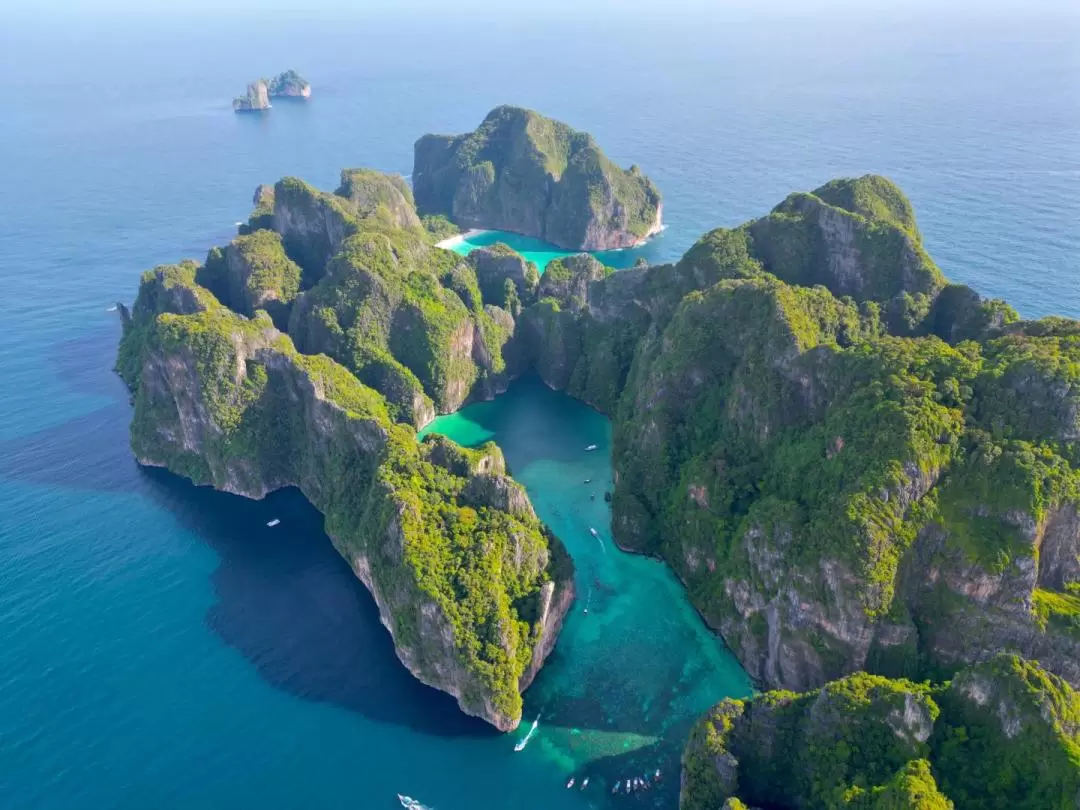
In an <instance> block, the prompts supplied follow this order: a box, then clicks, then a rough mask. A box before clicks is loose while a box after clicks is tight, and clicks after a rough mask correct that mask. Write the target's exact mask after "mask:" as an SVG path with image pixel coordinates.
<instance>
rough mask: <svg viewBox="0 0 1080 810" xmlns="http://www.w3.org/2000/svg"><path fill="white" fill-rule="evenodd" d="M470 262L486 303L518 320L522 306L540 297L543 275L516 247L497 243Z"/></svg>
mask: <svg viewBox="0 0 1080 810" xmlns="http://www.w3.org/2000/svg"><path fill="white" fill-rule="evenodd" d="M468 260H469V265H470V266H471V267H472V268H473V272H475V273H476V282H477V284H478V285H479V286H480V294H481V296H482V297H483V299H484V303H485V304H491V305H493V306H497V307H502V308H503V309H505V310H507V311H510V312H511V313H512V314H513V315H514V316H515V317H516V316H517V315H518V314H519V313H520V311H521V306H522V304H529V303H532V301H533V299H535V298H536V289H537V287H538V286H539V284H540V273H539V271H537V269H536V265H535V264H533V263H532V262H529V261H526V260H525V258H524V257H522V256H521V255H520V254H519V253H517V251H515V250H513V248H510V247H508V246H507V245H504V244H503V243H502V242H497V243H496V244H494V245H492V246H491V247H486V248H479V249H477V250H474V251H472V252H471V253H470V254H469V256H468ZM507 284H509V285H511V286H507Z"/></svg>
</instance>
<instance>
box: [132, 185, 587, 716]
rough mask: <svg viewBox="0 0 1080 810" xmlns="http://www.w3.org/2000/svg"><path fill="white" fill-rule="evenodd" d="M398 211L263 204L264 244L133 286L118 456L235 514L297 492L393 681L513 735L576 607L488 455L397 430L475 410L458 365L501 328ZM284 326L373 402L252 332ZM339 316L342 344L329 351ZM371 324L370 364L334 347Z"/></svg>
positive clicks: (561, 564) (513, 487) (554, 560)
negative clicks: (362, 588) (372, 629)
mask: <svg viewBox="0 0 1080 810" xmlns="http://www.w3.org/2000/svg"><path fill="white" fill-rule="evenodd" d="M351 177H355V175H351ZM390 185H391V186H393V185H394V184H393V183H391V184H390ZM354 189H355V186H354ZM396 199H397V198H394V199H392V200H390V201H389V203H388V201H387V200H386V199H382V198H380V199H378V200H377V201H376V202H375V204H374V205H373V207H371V208H368V206H367V202H369V201H370V198H368V197H362V199H361V200H360V201H358V200H357V199H355V197H354V195H350V197H349V198H345V197H338V196H336V195H326V194H322V193H321V192H316V191H315V190H313V189H310V188H309V187H307V186H305V185H304V184H301V183H299V181H296V182H291V181H283V182H282V183H279V184H278V186H277V187H276V188H275V190H274V191H273V193H269V192H266V191H263V192H260V193H259V194H257V204H258V205H259V207H260V208H263V209H268V210H263V211H261V212H260V211H257V212H256V215H254V216H253V220H252V221H253V222H260V223H265V224H272V225H274V226H275V228H276V229H275V230H273V231H271V230H266V229H258V228H256V229H254V230H252V229H249V232H248V233H246V234H245V235H242V236H240V237H238V238H237V239H236V240H235V241H234V242H233V243H232V244H231V245H229V246H227V247H225V248H224V249H215V250H214V251H211V253H210V256H209V257H208V261H207V263H206V264H204V265H202V266H199V265H196V264H195V263H194V262H185V263H182V264H180V265H175V266H168V267H161V268H158V269H157V270H155V271H151V272H150V273H147V274H146V275H145V276H144V278H143V283H142V286H141V287H140V291H139V297H138V300H137V301H136V304H135V306H134V308H133V310H132V311H131V313H130V315H128V316H127V317H125V319H124V321H125V327H124V337H123V340H122V342H121V346H120V351H119V356H118V360H117V369H118V371H119V372H120V373H121V375H122V376H123V378H124V379H125V381H126V382H127V383H128V385H129V386H130V387H131V389H132V392H133V395H134V402H135V414H134V418H133V421H132V429H131V438H132V447H133V450H134V451H135V454H136V456H137V457H138V459H139V461H140V462H141V463H143V464H151V465H158V466H164V467H167V468H168V469H170V470H172V471H173V472H176V473H178V474H180V475H184V476H186V477H188V478H190V479H191V480H192V481H194V482H196V483H198V484H209V485H212V486H214V487H216V488H218V489H222V490H225V491H228V492H233V493H236V494H239V495H245V496H247V497H253V498H261V497H263V496H264V495H265V494H266V493H268V492H270V491H272V490H276V489H279V488H282V487H286V486H295V487H297V488H299V489H300V490H301V491H302V492H303V493H304V494H305V496H306V497H307V498H308V499H309V500H310V501H311V502H312V503H313V504H314V505H315V506H316V507H317V508H319V509H320V511H322V512H323V514H324V515H325V516H326V529H327V533H328V534H329V535H330V536H331V538H332V539H333V541H334V544H335V546H336V547H337V548H338V550H339V551H340V553H341V554H342V556H343V557H345V558H346V560H348V561H349V563H350V565H352V567H353V569H354V571H355V572H356V573H357V576H358V577H360V578H361V579H362V580H363V581H364V583H365V584H366V585H367V587H368V588H369V589H370V590H371V592H372V594H373V595H374V597H375V600H376V602H377V603H378V605H379V610H380V616H381V619H382V621H383V623H384V624H385V625H386V626H387V628H388V629H389V630H390V632H391V634H392V635H393V637H394V641H395V649H396V650H397V653H398V656H399V658H400V659H401V660H402V661H403V663H404V664H405V665H406V666H407V667H408V668H409V669H410V671H412V672H413V673H414V674H415V675H416V676H417V677H418V678H420V679H421V680H423V681H424V682H425V683H428V684H430V685H432V686H434V687H436V688H439V689H442V690H444V691H446V692H449V693H450V694H452V695H454V696H455V697H456V698H457V700H458V703H459V705H460V706H461V708H462V709H463V710H464V711H466V712H468V713H470V714H474V715H476V716H478V717H481V718H483V719H485V720H487V721H488V722H490V723H492V724H493V725H495V726H496V727H497V728H500V729H503V730H508V729H511V728H513V727H515V726H516V725H517V723H518V721H519V720H520V715H521V695H520V692H521V690H523V689H524V688H526V687H527V686H528V684H529V683H530V682H531V681H532V679H533V678H534V677H535V675H536V672H537V671H538V670H539V668H540V666H541V665H542V664H543V661H544V659H545V658H546V656H547V655H548V654H549V653H550V651H551V649H552V648H553V646H554V643H555V639H556V637H557V635H558V632H559V629H560V627H561V623H562V619H563V616H564V615H565V613H566V611H567V610H568V608H569V604H570V602H571V601H572V599H573V585H572V565H571V564H570V562H569V559H568V558H567V556H566V554H565V552H564V551H563V550H562V548H561V546H560V544H559V543H558V541H557V540H556V539H555V538H554V537H553V536H552V535H551V534H550V533H549V532H548V531H547V530H546V529H545V528H544V527H543V525H542V524H541V523H540V522H539V521H538V520H537V518H536V516H535V514H534V513H533V510H532V507H531V505H530V504H529V501H528V497H527V496H526V495H525V492H524V490H523V489H522V488H521V487H520V485H518V484H517V483H516V482H514V481H513V480H512V479H511V478H509V477H508V476H507V475H506V469H505V463H504V462H503V460H502V456H501V453H499V451H498V449H497V448H495V447H494V446H493V445H489V446H487V447H485V448H483V449H482V450H480V451H468V450H464V449H463V448H460V447H456V446H455V445H452V444H451V443H449V442H447V441H445V440H439V439H433V440H429V441H428V442H425V443H423V444H418V443H417V442H416V439H415V435H414V434H413V432H412V430H411V429H409V428H408V427H406V426H404V425H401V424H399V423H398V422H399V421H407V422H409V421H411V422H413V423H414V424H417V423H422V422H424V421H426V420H427V419H429V418H430V416H431V407H432V406H431V399H429V398H427V395H426V394H425V393H424V388H423V386H424V385H430V386H431V387H432V390H433V393H435V394H436V395H437V396H441V397H443V400H442V401H443V402H444V403H446V402H450V403H452V402H454V401H455V399H454V398H455V397H457V398H458V399H457V400H456V401H457V402H460V400H461V399H463V398H464V397H465V396H466V395H468V393H469V392H470V391H471V390H472V383H473V382H474V381H475V376H476V374H475V372H473V371H467V370H463V369H462V368H461V366H462V364H463V363H468V364H469V366H468V367H469V368H474V366H473V365H472V364H473V363H474V362H477V363H480V364H482V365H484V366H485V367H488V368H490V367H492V364H493V363H494V362H495V361H494V360H493V358H492V354H493V353H494V351H497V348H498V344H497V343H492V344H490V345H491V346H493V347H494V350H490V349H489V348H488V344H487V343H485V341H486V340H488V339H489V338H488V336H487V335H486V333H485V332H484V330H486V329H491V330H492V331H496V327H495V326H492V325H491V324H494V323H496V321H497V320H498V323H499V324H500V325H499V326H498V327H497V329H500V330H510V329H512V326H513V321H512V319H510V320H509V323H508V322H507V320H506V319H507V318H509V316H505V317H503V316H504V315H505V313H502V314H500V312H501V311H495V308H493V307H491V308H488V309H484V308H483V305H482V302H481V301H480V294H479V291H478V290H477V288H476V282H475V277H473V276H471V275H469V274H470V273H471V270H469V268H468V267H467V265H466V264H465V263H464V262H463V261H462V260H460V258H451V257H452V254H448V253H444V252H443V251H435V250H434V249H433V248H431V247H430V246H429V245H428V244H427V242H426V241H425V239H424V237H423V236H422V235H420V234H418V233H415V232H414V231H413V230H410V229H409V228H407V227H402V226H401V225H400V224H399V220H396V219H395V215H394V204H395V201H396ZM402 199H404V196H403V195H402ZM414 216H415V215H414ZM278 228H279V230H278ZM416 230H417V231H419V228H417V229H416ZM331 250H333V251H335V256H334V258H333V260H332V261H330V262H329V267H328V266H327V265H326V264H324V263H323V262H322V261H321V258H322V256H323V254H325V253H327V252H329V251H331ZM290 256H295V257H296V259H297V261H295V262H294V261H293V259H292V258H290ZM424 260H430V262H431V263H430V264H424ZM466 271H468V272H466ZM203 283H205V284H207V285H210V286H212V287H214V289H215V290H217V291H219V292H220V294H221V295H222V296H223V298H225V299H226V300H227V301H228V302H229V303H230V304H231V305H232V306H233V307H235V308H236V310H239V311H234V309H231V308H230V307H227V306H225V304H224V303H222V301H220V300H219V299H218V298H217V297H216V296H215V295H214V292H212V291H211V289H208V287H207V286H203ZM310 285H314V286H313V287H311V288H310V289H309V290H308V291H307V292H304V293H299V294H297V289H298V288H299V287H300V286H310ZM444 285H445V286H444ZM331 289H332V290H333V291H334V293H333V294H334V295H338V296H339V297H338V298H337V299H333V295H332V294H331V293H330V292H328V290H331ZM320 290H322V291H324V292H323V293H319V294H317V292H318V291H320ZM294 296H296V297H295V298H294ZM462 296H464V298H465V299H467V300H468V301H469V303H468V304H466V303H465V302H464V301H463V299H462ZM373 301H374V302H378V301H392V302H393V306H392V307H391V308H390V309H389V310H379V309H378V307H377V306H376V305H375V304H374V303H372V302H373ZM277 304H281V305H286V304H287V305H289V306H290V307H293V309H292V311H291V314H289V316H288V317H287V318H284V319H282V318H278V320H279V325H280V321H281V320H285V321H287V322H288V323H289V326H290V328H293V327H294V326H295V327H296V328H297V332H298V334H299V335H302V338H303V342H306V343H315V342H318V340H320V339H323V340H325V341H327V342H328V343H329V344H331V345H329V346H328V348H330V349H334V350H337V351H340V352H341V353H342V354H343V355H345V354H348V351H347V350H348V349H349V348H350V347H352V348H353V349H355V351H356V352H357V353H359V354H363V352H364V351H367V352H368V353H369V354H368V355H366V357H367V359H368V360H369V361H370V362H367V363H366V365H364V366H363V368H361V369H359V372H360V373H361V376H363V377H364V378H365V382H368V383H369V384H365V383H364V382H361V381H360V380H359V379H357V377H356V376H354V375H353V374H352V373H350V371H349V370H348V369H346V368H345V367H343V366H341V365H339V364H338V363H336V362H335V361H334V360H332V359H330V358H329V357H327V356H326V355H324V354H315V353H310V354H304V353H301V352H300V351H298V350H297V348H296V346H295V345H294V343H293V340H292V339H291V338H290V337H289V335H287V334H284V333H283V332H282V331H280V329H279V328H277V327H275V323H274V321H272V320H271V318H270V317H269V316H268V315H267V312H266V309H273V305H277ZM335 306H337V307H338V308H337V309H335V308H334V307H335ZM263 307H265V309H264V308H263ZM346 307H347V309H346ZM241 311H243V312H252V311H253V316H252V317H250V318H249V317H246V316H245V315H244V314H241ZM346 312H348V313H350V315H351V316H352V317H354V322H350V323H346V329H340V327H341V324H342V322H344V320H345V319H344V314H345V313H346ZM125 314H126V310H125ZM383 315H385V316H387V317H388V319H389V322H388V323H386V324H385V326H386V332H385V334H384V337H385V342H384V343H380V342H379V341H377V340H368V341H367V342H366V343H365V342H363V341H362V340H360V339H359V338H358V339H357V341H355V342H353V343H350V342H349V340H348V338H347V337H346V332H352V333H354V334H357V335H366V336H367V337H368V338H370V337H371V335H370V330H371V329H372V328H374V325H375V324H376V323H377V322H379V323H381V321H379V318H380V317H382V316H383ZM339 316H341V317H339ZM369 316H370V317H369ZM316 324H322V325H323V328H324V330H325V333H326V334H325V335H324V336H323V337H322V338H320V337H318V336H317V335H315V334H314V331H315V329H316ZM335 325H336V326H337V327H338V332H335V331H334V329H333V326H335ZM354 327H355V329H354ZM335 341H336V342H335ZM320 348H321V347H320ZM380 352H382V354H380ZM395 352H396V353H397V354H398V355H400V356H401V357H402V358H403V362H398V361H397V360H396V359H395V354H394V353H395ZM350 357H351V355H350ZM444 357H446V358H449V362H448V363H446V364H445V365H440V362H441V360H440V358H444ZM474 357H477V358H479V359H478V360H476V361H474V360H473V358H474ZM346 359H348V358H346ZM409 362H415V363H416V367H417V368H418V369H420V370H421V372H422V374H423V375H424V376H422V377H418V376H417V375H414V374H413V373H412V372H411V371H409V368H408V366H407V363H409ZM455 375H460V376H455ZM372 386H377V387H378V389H379V390H376V387H372ZM455 386H457V387H456V388H455ZM383 392H385V394H386V395H385V396H384V393H383ZM425 409H426V410H425Z"/></svg>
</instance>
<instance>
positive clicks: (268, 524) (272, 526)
mask: <svg viewBox="0 0 1080 810" xmlns="http://www.w3.org/2000/svg"><path fill="white" fill-rule="evenodd" d="M279 523H281V521H280V520H278V519H277V518H274V519H273V520H271V521H270V522H269V523H267V524H266V525H267V526H269V527H270V528H271V529H272V528H274V527H275V526H277V525H278V524H279Z"/></svg>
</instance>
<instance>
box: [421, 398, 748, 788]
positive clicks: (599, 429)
mask: <svg viewBox="0 0 1080 810" xmlns="http://www.w3.org/2000/svg"><path fill="white" fill-rule="evenodd" d="M423 433H424V434H427V433H442V434H444V435H446V436H449V437H450V438H452V439H454V440H455V441H457V442H459V443H461V444H464V445H467V446H472V447H475V446H478V445H480V444H483V443H484V442H486V441H488V440H492V441H494V442H496V443H497V444H498V445H499V446H500V447H501V448H502V450H503V453H504V454H505V456H506V460H507V463H508V465H509V467H510V470H511V472H512V474H513V475H514V477H515V478H516V479H517V480H518V481H520V482H521V483H522V484H523V485H524V486H525V488H526V489H527V490H528V492H529V497H530V498H531V499H532V502H533V505H534V507H535V508H536V511H537V514H538V515H539V516H540V517H541V519H543V520H544V522H545V523H547V524H548V525H549V526H550V527H551V528H552V530H553V531H554V532H555V534H556V535H558V537H559V538H560V539H561V540H562V541H563V543H564V544H565V545H566V547H567V549H568V550H569V552H570V555H571V556H572V557H573V559H574V565H575V566H576V568H577V572H576V584H577V590H578V600H577V603H576V604H575V606H574V609H573V610H572V612H571V614H570V615H569V616H568V618H567V622H566V625H565V627H564V629H563V632H562V635H561V636H560V638H559V644H558V646H557V647H556V650H555V653H554V654H553V655H552V657H551V659H550V660H549V663H548V664H547V666H546V667H545V668H544V670H543V671H542V672H541V674H540V677H539V678H538V679H537V681H536V683H535V685H534V686H533V687H532V688H531V689H530V690H529V691H528V692H526V694H525V717H526V718H533V717H536V716H537V715H540V716H541V721H540V726H539V729H538V732H537V734H536V735H535V737H534V738H533V739H532V740H531V741H530V744H529V746H528V747H527V748H526V749H525V755H527V756H539V757H543V758H544V759H546V760H549V761H550V762H552V763H553V764H555V765H556V766H557V767H558V768H560V769H562V770H565V771H567V772H571V773H573V774H575V775H576V776H577V777H578V779H579V780H580V779H581V778H582V777H584V776H588V777H590V788H592V787H594V786H595V785H597V784H598V783H599V784H601V785H603V786H605V787H606V786H608V785H613V784H614V782H615V780H617V779H621V778H623V777H625V776H627V775H642V774H643V773H645V772H650V773H651V772H652V771H653V770H655V769H656V768H658V767H660V768H662V769H663V771H664V772H665V773H668V774H669V776H674V775H675V773H676V770H677V761H678V744H679V741H681V740H682V739H684V738H685V734H686V731H687V729H688V727H689V725H690V724H691V723H692V722H693V720H694V719H695V718H696V717H697V716H698V715H699V714H701V712H702V711H704V710H705V709H706V708H708V707H709V706H711V705H712V704H714V703H716V702H717V701H718V700H720V699H721V698H723V697H728V696H734V697H744V696H746V695H748V694H749V693H750V689H751V685H750V682H749V680H748V679H747V677H746V674H745V673H744V672H743V670H742V668H741V667H740V666H739V663H738V661H737V660H736V659H735V657H734V656H733V655H732V654H731V653H730V652H729V651H728V650H727V649H726V648H725V647H724V645H723V643H722V642H721V641H720V640H719V639H718V638H717V637H716V636H715V635H713V634H712V633H710V632H709V631H708V629H706V627H705V626H704V624H703V623H702V621H701V619H700V617H699V616H698V615H697V613H696V612H695V611H694V609H693V608H692V607H691V606H690V603H689V601H688V600H687V598H686V593H685V591H684V590H683V589H682V587H681V585H680V584H679V582H678V581H677V580H676V578H675V577H674V576H673V575H672V574H671V571H670V569H668V568H667V567H666V566H664V565H662V564H661V563H659V562H657V561H655V560H651V559H647V558H645V557H641V556H637V555H632V554H627V553H624V552H622V551H620V550H619V549H618V548H616V547H615V545H614V544H613V542H612V539H611V510H610V507H609V505H608V504H607V502H606V501H605V500H604V493H605V492H609V491H611V488H612V478H611V475H612V469H611V458H610V454H611V426H610V423H609V421H608V420H607V419H606V418H605V417H604V416H602V415H601V414H599V413H597V412H596V411H594V410H592V409H591V408H589V407H588V406H586V405H584V404H582V403H580V402H577V401H576V400H574V399H572V398H570V397H568V396H566V395H565V394H562V393H557V392H555V391H552V390H550V389H549V388H547V386H545V385H544V384H543V383H542V382H540V380H539V379H538V378H537V377H527V378H525V379H523V380H519V381H517V382H515V383H514V384H513V385H511V387H510V390H509V391H508V392H507V393H506V394H504V395H503V396H501V397H498V398H497V399H495V400H493V401H491V402H482V403H476V404H473V405H469V406H468V407H466V408H463V409H462V410H461V411H459V412H457V413H455V414H451V415H448V416H442V417H439V418H438V419H436V420H435V421H434V422H433V423H432V424H431V425H429V426H428V427H427V428H425V430H424V431H423ZM591 445H596V450H594V451H591V452H590V451H586V450H585V448H586V447H589V446H591ZM586 481H587V482H588V483H586ZM590 528H594V529H596V530H597V533H598V535H599V537H593V536H592V534H591V533H590V531H589V529H590ZM676 781H677V780H675V779H673V778H669V779H668V781H667V782H666V784H665V785H664V787H665V788H666V789H665V790H661V791H657V792H658V793H660V794H661V795H662V796H665V797H667V798H669V799H673V796H674V794H673V793H672V792H671V791H673V790H674V788H675V782H676ZM604 794H605V795H606V794H607V790H605V791H604ZM650 796H652V797H653V798H654V799H657V800H659V799H660V798H661V797H660V796H657V795H656V794H655V793H654V794H650ZM637 800H639V797H635V801H637Z"/></svg>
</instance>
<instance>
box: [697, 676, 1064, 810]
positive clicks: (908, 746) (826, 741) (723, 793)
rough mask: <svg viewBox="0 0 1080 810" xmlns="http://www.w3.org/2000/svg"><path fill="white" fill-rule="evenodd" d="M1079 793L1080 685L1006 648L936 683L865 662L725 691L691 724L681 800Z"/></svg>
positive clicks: (812, 804) (925, 802)
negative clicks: (848, 669)
mask: <svg viewBox="0 0 1080 810" xmlns="http://www.w3.org/2000/svg"><path fill="white" fill-rule="evenodd" d="M1078 798H1080V695H1078V694H1077V693H1076V692H1075V691H1073V690H1072V689H1071V688H1070V687H1069V686H1068V684H1066V683H1065V682H1064V681H1062V680H1061V679H1059V678H1056V677H1054V676H1053V675H1050V674H1048V673H1046V672H1045V671H1044V670H1042V669H1041V668H1040V667H1039V666H1038V665H1037V664H1034V663H1030V662H1027V661H1024V660H1022V659H1019V658H1015V657H1012V656H999V657H998V658H995V659H993V660H992V661H990V662H988V663H986V664H982V665H979V666H975V667H972V668H969V669H966V670H964V671H963V672H961V673H960V674H958V675H957V676H956V678H955V679H954V680H953V681H952V683H951V684H948V683H947V684H944V685H941V686H937V687H931V686H929V685H928V684H915V683H912V682H911V681H905V680H890V679H887V678H882V677H879V676H873V675H866V674H859V675H851V676H848V677H847V678H844V679H842V680H839V681H834V682H832V683H829V684H826V685H825V686H823V687H822V688H820V689H817V690H814V691H811V692H808V693H804V694H794V693H791V692H768V693H765V694H763V695H759V696H757V697H754V698H753V699H751V700H749V701H738V700H726V701H724V702H722V703H721V704H719V705H718V706H716V707H715V708H713V709H712V710H711V711H710V712H709V713H708V714H707V715H706V716H705V717H703V718H702V719H701V720H700V721H699V722H698V724H697V726H695V728H694V730H693V732H692V733H691V735H690V740H689V742H688V743H687V746H686V749H685V751H684V753H683V772H682V785H681V795H680V808H681V810H707V808H713V807H719V806H720V805H721V804H722V803H723V802H730V801H737V802H740V804H736V805H735V806H736V807H738V806H744V805H742V802H745V803H746V804H748V805H760V806H763V807H776V808H799V809H800V810H801V808H807V809H808V808H842V807H843V808H866V809H867V810H875V809H879V810H893V809H895V808H910V809H911V810H915V808H919V810H950V808H952V807H953V802H954V801H955V802H956V806H957V807H973V808H982V807H987V808H988V807H1004V806H1008V807H1010V808H1030V810H1035V808H1040V810H1072V808H1074V807H1075V806H1076V805H1075V802H1076V801H1077V799H1078ZM725 806H726V805H725Z"/></svg>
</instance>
